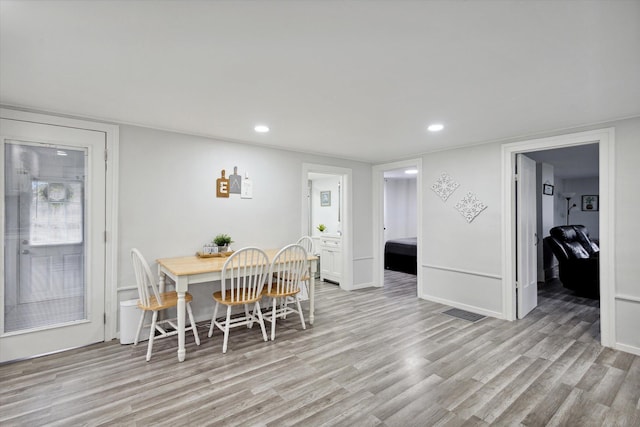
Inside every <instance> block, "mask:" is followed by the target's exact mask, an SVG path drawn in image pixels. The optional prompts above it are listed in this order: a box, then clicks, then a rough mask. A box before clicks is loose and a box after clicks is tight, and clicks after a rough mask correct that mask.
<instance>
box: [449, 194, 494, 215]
mask: <svg viewBox="0 0 640 427" xmlns="http://www.w3.org/2000/svg"><path fill="white" fill-rule="evenodd" d="M486 208H487V205H485V204H484V203H482V202H481V201H480V200H479V199H478V198H477V197H476V195H475V194H473V193H472V192H471V191H469V192H468V193H467V194H466V195H465V196H464V197H463V199H462V200H460V201H459V202H458V203H456V209H457V211H458V212H460V213H461V214H462V216H463V217H464V218H465V219H466V220H467V222H471V221H473V219H474V218H475V217H477V216H478V215H480V212H482V211H483V210H485V209H486Z"/></svg>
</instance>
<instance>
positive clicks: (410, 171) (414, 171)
mask: <svg viewBox="0 0 640 427" xmlns="http://www.w3.org/2000/svg"><path fill="white" fill-rule="evenodd" d="M404 173H408V174H409V175H415V174H417V173H418V169H407V170H406V171H404Z"/></svg>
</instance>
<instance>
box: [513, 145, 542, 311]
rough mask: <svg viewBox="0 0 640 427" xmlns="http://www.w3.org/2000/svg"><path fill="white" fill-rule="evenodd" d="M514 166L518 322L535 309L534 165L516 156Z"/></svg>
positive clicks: (536, 238) (528, 159) (522, 157)
mask: <svg viewBox="0 0 640 427" xmlns="http://www.w3.org/2000/svg"><path fill="white" fill-rule="evenodd" d="M516 165H517V175H518V179H517V184H516V200H517V202H516V240H517V244H516V248H517V249H516V250H517V259H518V261H517V271H516V282H517V284H518V285H517V290H516V292H517V295H518V319H522V318H523V317H524V316H526V315H527V314H528V313H529V312H530V311H531V310H533V309H534V308H536V306H537V305H538V277H537V273H538V272H537V250H538V249H537V244H538V236H537V234H536V233H537V227H536V212H537V211H536V162H534V161H533V160H531V159H530V158H528V157H526V156H525V155H523V154H518V155H517V160H516Z"/></svg>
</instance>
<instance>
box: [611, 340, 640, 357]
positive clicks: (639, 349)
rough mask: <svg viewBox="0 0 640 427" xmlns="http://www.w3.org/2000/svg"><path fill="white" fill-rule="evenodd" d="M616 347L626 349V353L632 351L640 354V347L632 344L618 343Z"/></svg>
mask: <svg viewBox="0 0 640 427" xmlns="http://www.w3.org/2000/svg"><path fill="white" fill-rule="evenodd" d="M615 349H616V350H620V351H624V352H625V353H631V354H635V355H636V356H640V348H638V347H635V346H632V345H627V344H620V343H616V344H615Z"/></svg>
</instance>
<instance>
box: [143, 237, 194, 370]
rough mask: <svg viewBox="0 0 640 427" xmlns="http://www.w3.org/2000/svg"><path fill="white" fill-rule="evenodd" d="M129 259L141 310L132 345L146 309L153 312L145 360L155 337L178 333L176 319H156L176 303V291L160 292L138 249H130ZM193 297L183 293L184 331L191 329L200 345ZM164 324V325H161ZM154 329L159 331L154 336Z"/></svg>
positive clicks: (149, 355) (149, 353)
mask: <svg viewBox="0 0 640 427" xmlns="http://www.w3.org/2000/svg"><path fill="white" fill-rule="evenodd" d="M131 261H132V262H133V271H134V272H135V275H136V283H137V285H138V308H140V310H142V314H141V315H140V322H138V331H137V333H136V339H135V341H134V345H138V340H139V339H140V331H142V328H143V326H144V318H145V315H146V314H147V312H148V311H151V312H152V313H153V315H152V317H151V323H150V324H149V326H150V331H149V344H148V345H147V362H148V361H149V360H150V359H151V350H152V348H153V341H154V340H155V339H156V338H165V337H170V336H173V335H176V334H177V333H178V325H177V323H176V319H175V318H174V319H163V320H158V313H159V312H160V311H161V310H166V309H168V308H171V307H176V306H177V305H178V294H177V293H176V291H171V292H160V290H159V287H158V284H157V283H156V281H155V280H154V278H153V275H152V274H151V269H150V268H149V264H148V263H147V261H146V260H145V259H144V257H143V256H142V254H141V253H140V251H139V250H138V249H135V248H134V249H131ZM192 300H193V297H192V296H191V294H189V293H187V294H186V295H185V302H186V305H187V313H188V315H189V321H190V322H191V327H188V328H185V331H189V330H191V331H192V332H193V337H194V338H195V340H196V344H197V345H200V337H198V329H197V328H196V323H195V321H194V320H193V312H192V311H191V301H192ZM165 325H169V326H170V327H171V330H167V329H166V326H165ZM163 326H164V327H163ZM156 331H157V332H159V333H160V335H159V336H157V337H156Z"/></svg>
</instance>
